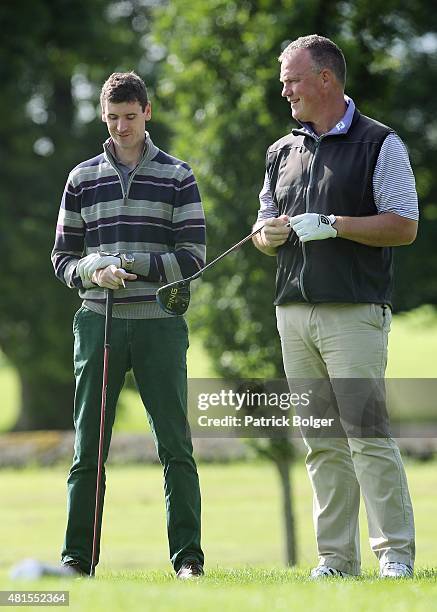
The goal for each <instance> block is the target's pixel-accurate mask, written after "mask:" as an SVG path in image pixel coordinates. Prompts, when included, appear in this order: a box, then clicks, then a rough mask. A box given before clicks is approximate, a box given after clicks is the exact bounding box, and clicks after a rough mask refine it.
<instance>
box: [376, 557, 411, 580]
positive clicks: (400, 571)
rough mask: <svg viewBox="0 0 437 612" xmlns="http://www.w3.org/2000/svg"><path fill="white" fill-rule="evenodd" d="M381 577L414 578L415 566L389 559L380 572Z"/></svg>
mask: <svg viewBox="0 0 437 612" xmlns="http://www.w3.org/2000/svg"><path fill="white" fill-rule="evenodd" d="M379 576H380V578H412V577H413V568H412V567H411V566H410V565H405V563H398V562H397V561H387V563H386V564H385V565H383V566H382V568H381V571H380V573H379Z"/></svg>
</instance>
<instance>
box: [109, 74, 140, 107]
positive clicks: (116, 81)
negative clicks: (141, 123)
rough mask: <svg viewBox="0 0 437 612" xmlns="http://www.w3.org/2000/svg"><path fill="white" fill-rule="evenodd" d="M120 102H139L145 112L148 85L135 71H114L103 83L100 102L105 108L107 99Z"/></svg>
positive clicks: (116, 102)
mask: <svg viewBox="0 0 437 612" xmlns="http://www.w3.org/2000/svg"><path fill="white" fill-rule="evenodd" d="M106 100H108V102H113V103H114V104H120V103H121V102H139V103H140V104H141V108H142V110H143V112H144V109H145V108H146V105H147V103H148V102H149V98H148V95H147V89H146V85H145V83H144V81H143V79H142V78H141V77H139V76H138V75H137V74H135V72H133V71H132V72H114V73H113V74H111V76H110V77H109V78H108V79H106V81H105V82H104V83H103V87H102V91H101V92H100V104H101V107H102V109H103V108H104V105H105V101H106Z"/></svg>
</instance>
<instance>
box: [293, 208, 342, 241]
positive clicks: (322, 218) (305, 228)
mask: <svg viewBox="0 0 437 612" xmlns="http://www.w3.org/2000/svg"><path fill="white" fill-rule="evenodd" d="M335 221H336V219H335V217H334V215H329V217H328V216H326V215H318V214H317V213H304V214H303V215H296V216H295V217H290V221H289V224H290V226H291V227H292V228H293V230H294V231H295V232H296V234H297V235H298V237H299V240H300V241H301V242H308V241H310V240H325V239H326V238H335V237H336V236H337V230H336V229H335V227H333V224H334V223H335Z"/></svg>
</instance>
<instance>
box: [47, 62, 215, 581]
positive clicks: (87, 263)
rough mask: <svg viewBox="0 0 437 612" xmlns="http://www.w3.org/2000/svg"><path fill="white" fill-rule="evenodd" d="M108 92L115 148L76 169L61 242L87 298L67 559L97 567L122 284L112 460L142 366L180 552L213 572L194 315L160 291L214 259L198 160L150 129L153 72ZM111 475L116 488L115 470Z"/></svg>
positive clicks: (78, 328) (79, 346)
mask: <svg viewBox="0 0 437 612" xmlns="http://www.w3.org/2000/svg"><path fill="white" fill-rule="evenodd" d="M100 101H101V107H102V120H103V121H104V122H105V123H106V125H107V127H108V131H109V135H110V138H109V139H108V140H107V141H106V142H105V143H104V145H103V153H101V154H100V155H97V156H96V157H94V158H92V159H90V160H87V161H85V162H83V163H81V164H79V165H78V166H76V168H74V169H73V170H72V171H71V173H70V175H69V177H68V181H67V184H66V187H65V190H64V195H63V198H62V203H61V208H60V211H59V218H58V225H57V231H56V239H55V245H54V248H53V252H52V262H53V266H54V268H55V273H56V276H57V277H58V278H59V279H60V280H61V281H62V282H64V283H65V284H66V285H67V286H68V287H71V288H73V289H78V290H79V295H80V296H81V298H83V304H82V306H81V308H80V309H79V310H78V312H77V313H76V315H75V318H74V323H73V330H74V340H75V345H74V372H75V378H76V396H75V405H74V425H75V429H76V439H75V447H74V460H73V465H72V467H71V470H70V473H69V477H68V523H67V530H66V537H65V543H64V548H63V551H62V562H63V563H64V564H66V565H69V566H71V567H72V568H74V569H76V570H77V572H78V573H86V574H88V573H89V572H90V565H91V555H92V542H93V524H94V505H95V490H96V474H97V457H98V442H99V423H100V394H101V385H102V370H103V336H104V320H105V317H104V314H105V288H110V289H114V290H115V292H114V308H113V321H112V341H111V355H110V363H109V377H108V391H107V407H106V421H105V443H104V460H106V458H107V455H108V451H109V445H110V439H111V431H112V426H113V423H114V418H115V409H116V404H117V400H118V396H119V394H120V391H121V388H122V386H123V382H124V378H125V375H126V372H128V370H130V369H132V370H133V373H134V376H135V379H136V382H137V385H138V389H139V392H140V395H141V399H142V400H143V403H144V406H145V408H146V410H147V416H148V419H149V422H150V425H151V429H152V432H153V435H154V437H155V443H156V447H157V451H158V455H159V459H160V461H161V464H162V465H163V467H164V478H165V498H166V507H167V528H168V539H169V547H170V558H171V562H172V564H173V567H174V569H175V571H176V573H177V576H178V577H179V578H183V579H184V578H192V577H196V576H201V575H202V574H203V552H202V549H201V545H200V490H199V481H198V475H197V470H196V465H195V462H194V459H193V456H192V444H191V440H190V437H189V429H188V424H187V418H186V413H187V406H186V401H187V374H186V351H187V348H188V330H187V325H186V323H185V320H184V319H183V317H169V316H168V315H166V314H165V313H164V312H163V311H162V310H161V309H160V308H159V306H158V305H157V303H156V300H155V293H156V289H157V288H158V287H159V286H160V285H161V284H165V283H168V282H171V281H174V280H178V279H181V278H184V277H188V276H190V275H191V274H193V273H194V272H196V271H197V270H199V268H201V267H203V265H204V261H205V222H204V214H203V210H202V205H201V201H200V195H199V191H198V188H197V184H196V180H195V178H194V176H193V173H192V170H191V168H190V167H189V166H188V165H187V164H186V163H185V162H183V161H180V160H178V159H176V158H174V157H172V156H170V155H168V154H167V153H165V152H164V151H162V150H160V149H158V147H156V146H155V144H154V143H153V142H152V140H151V138H150V135H149V134H148V132H146V131H145V125H146V123H147V122H148V121H150V119H151V115H152V109H151V104H150V102H149V100H148V96H147V90H146V87H145V85H144V82H143V81H142V79H141V78H140V77H138V76H137V75H136V74H135V73H133V72H129V73H114V74H112V75H111V76H110V77H109V78H108V80H107V81H106V82H105V84H104V85H103V88H102V91H101V97H100ZM102 482H103V494H104V483H105V474H104V473H103V477H102ZM101 506H102V507H103V503H102V504H101ZM100 523H101V517H100V520H99V525H100ZM99 540H100V538H98V541H99ZM145 550H147V542H145ZM97 559H98V551H97Z"/></svg>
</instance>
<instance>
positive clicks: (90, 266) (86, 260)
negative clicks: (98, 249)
mask: <svg viewBox="0 0 437 612" xmlns="http://www.w3.org/2000/svg"><path fill="white" fill-rule="evenodd" d="M111 265H114V266H117V268H120V267H121V260H120V257H114V256H113V255H101V254H100V253H90V254H89V255H87V256H86V257H82V259H79V262H78V264H77V266H76V272H77V273H78V274H79V276H80V280H81V281H82V284H83V286H84V287H92V286H93V283H92V281H91V278H92V276H93V274H94V272H95V271H96V270H100V268H107V267H108V266H111Z"/></svg>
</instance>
